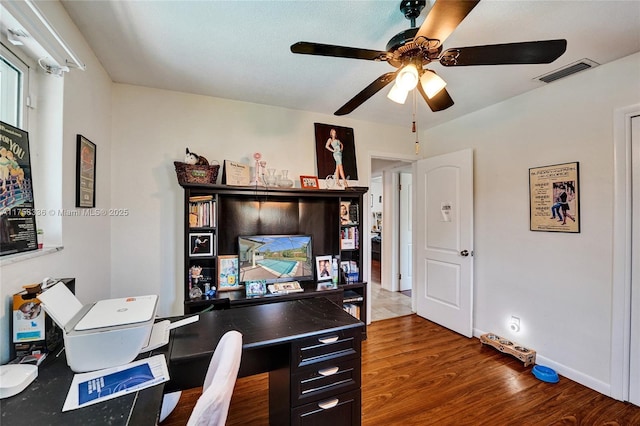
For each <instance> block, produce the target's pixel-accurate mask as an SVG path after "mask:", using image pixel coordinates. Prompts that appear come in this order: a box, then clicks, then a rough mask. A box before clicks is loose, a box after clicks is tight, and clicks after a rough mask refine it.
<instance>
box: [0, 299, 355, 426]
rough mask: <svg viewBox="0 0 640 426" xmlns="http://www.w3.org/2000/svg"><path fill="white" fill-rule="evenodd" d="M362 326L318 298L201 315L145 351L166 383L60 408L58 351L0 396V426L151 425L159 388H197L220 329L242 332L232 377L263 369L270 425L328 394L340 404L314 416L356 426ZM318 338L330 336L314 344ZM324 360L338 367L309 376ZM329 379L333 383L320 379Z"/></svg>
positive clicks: (62, 383)
mask: <svg viewBox="0 0 640 426" xmlns="http://www.w3.org/2000/svg"><path fill="white" fill-rule="evenodd" d="M363 327H364V324H363V323H361V322H360V321H358V320H357V319H355V318H353V317H352V316H351V315H349V314H347V313H346V312H344V311H343V310H342V309H341V308H340V307H339V306H337V305H335V304H334V303H332V302H330V301H329V300H327V299H324V298H316V299H302V300H292V301H284V302H281V303H271V304H266V305H256V306H247V307H243V308H237V309H230V310H223V311H212V312H206V313H202V314H200V320H199V321H198V322H197V323H193V324H189V325H187V326H184V327H181V328H178V329H175V330H173V331H172V332H171V339H170V342H169V345H167V346H165V347H163V348H161V349H160V350H156V351H153V354H156V353H165V356H166V357H167V362H168V364H169V371H170V376H171V380H170V381H169V382H168V383H165V384H164V385H158V386H154V387H152V388H149V389H145V390H143V391H140V392H136V393H134V394H131V395H126V396H123V397H120V398H116V399H113V400H110V401H106V402H104V403H100V404H96V405H92V406H89V407H85V408H82V409H79V410H73V411H69V412H65V413H63V412H61V410H62V406H63V404H64V400H65V398H66V395H67V392H68V390H69V386H70V385H71V380H72V379H73V372H72V371H71V370H70V369H69V367H67V365H66V360H65V359H64V355H61V356H60V357H59V358H56V357H55V356H53V355H51V356H50V357H48V358H47V359H46V360H45V362H44V363H43V364H42V365H41V367H40V370H39V374H38V378H37V379H36V380H35V381H34V382H33V383H32V384H31V385H30V386H29V387H28V388H27V389H26V390H25V391H23V392H22V393H20V394H18V395H16V396H14V397H11V398H7V399H3V400H2V401H0V409H1V410H2V416H1V421H0V423H2V424H7V425H12V424H47V425H53V424H60V425H92V424H95V425H105V424H109V425H135V426H139V425H155V424H156V423H157V420H158V415H159V411H160V406H161V404H162V395H163V393H164V392H170V391H172V390H177V389H189V388H193V387H199V386H202V383H203V381H204V377H205V373H206V370H207V368H208V365H209V361H210V358H211V354H212V353H213V351H214V350H215V347H216V345H217V344H218V341H219V340H220V338H221V337H222V335H223V334H224V333H225V332H227V331H229V330H238V331H240V332H241V333H242V334H243V351H242V362H241V365H240V373H239V375H240V376H247V375H251V374H256V373H263V372H270V381H269V394H270V398H269V399H270V416H271V424H273V425H284V424H296V423H295V418H301V417H302V416H303V415H307V414H308V413H309V410H308V409H307V408H308V407H307V406H308V405H310V404H311V405H314V407H315V405H317V404H312V402H316V401H320V400H322V401H324V400H326V399H327V398H329V399H331V398H333V396H334V395H335V394H340V395H341V396H342V397H343V398H342V400H341V403H340V404H338V405H337V406H336V407H335V408H334V409H333V411H326V412H325V411H324V410H323V411H322V412H321V413H320V414H323V415H325V416H327V415H332V416H335V415H336V414H338V415H339V416H340V417H341V418H344V420H345V423H340V420H339V419H338V420H337V422H336V419H334V420H333V421H332V422H331V424H332V425H333V426H337V425H339V424H360V343H361V336H362V328H363ZM324 338H329V340H331V341H329V342H328V343H326V344H324V343H321V342H319V340H318V339H324ZM329 364H331V365H334V364H335V365H336V366H337V367H339V370H338V372H337V373H336V374H332V375H331V376H328V377H329V379H327V378H326V377H325V376H320V377H316V376H318V374H317V371H318V369H324V368H326V367H327V366H328V365H329ZM296 378H298V379H300V380H302V382H304V383H311V385H307V387H305V388H304V389H302V388H300V387H299V386H297V385H296V383H298V382H299V380H298V381H296V380H297V379H296ZM294 379H296V380H294ZM331 379H333V380H335V379H339V381H337V382H336V383H334V384H333V385H332V384H331V383H329V384H328V383H327V380H331ZM314 386H315V387H314ZM316 388H318V389H320V390H319V391H317V390H316ZM344 397H348V398H344ZM315 409H316V411H317V407H316V408H315ZM296 410H297V411H296ZM340 410H341V411H340ZM312 411H313V410H312ZM292 413H293V414H292ZM292 416H293V417H292ZM296 416H297V417H296ZM294 417H295V418H294ZM315 418H321V416H318V415H316V416H315ZM347 421H348V422H347ZM320 424H322V423H320Z"/></svg>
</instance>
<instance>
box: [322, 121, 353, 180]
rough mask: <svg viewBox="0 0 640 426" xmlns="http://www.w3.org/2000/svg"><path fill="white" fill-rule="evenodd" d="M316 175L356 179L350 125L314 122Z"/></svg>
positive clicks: (338, 178) (337, 178) (339, 178)
mask: <svg viewBox="0 0 640 426" xmlns="http://www.w3.org/2000/svg"><path fill="white" fill-rule="evenodd" d="M314 127H315V139H316V162H317V168H318V176H319V177H320V179H325V178H326V177H328V176H333V177H334V178H335V180H336V181H340V180H341V179H348V180H357V179H358V169H357V167H356V147H355V142H354V136H353V129H352V128H351V127H342V126H334V125H331V124H322V123H314Z"/></svg>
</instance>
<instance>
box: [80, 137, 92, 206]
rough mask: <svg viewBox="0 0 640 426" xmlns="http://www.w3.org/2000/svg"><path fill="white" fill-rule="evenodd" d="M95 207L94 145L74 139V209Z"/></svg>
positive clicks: (84, 140)
mask: <svg viewBox="0 0 640 426" xmlns="http://www.w3.org/2000/svg"><path fill="white" fill-rule="evenodd" d="M95 206H96V144H94V143H93V142H91V141H90V140H89V139H87V138H85V137H84V136H82V135H77V137H76V207H83V208H94V207H95Z"/></svg>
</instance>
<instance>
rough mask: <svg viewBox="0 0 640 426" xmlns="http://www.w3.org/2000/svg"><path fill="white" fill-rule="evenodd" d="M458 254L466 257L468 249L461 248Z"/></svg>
mask: <svg viewBox="0 0 640 426" xmlns="http://www.w3.org/2000/svg"><path fill="white" fill-rule="evenodd" d="M460 256H462V257H467V256H469V250H462V251H461V252H460Z"/></svg>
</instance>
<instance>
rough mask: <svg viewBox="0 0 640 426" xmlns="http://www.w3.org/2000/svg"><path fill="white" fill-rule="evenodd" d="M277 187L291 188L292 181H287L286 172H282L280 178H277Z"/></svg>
mask: <svg viewBox="0 0 640 426" xmlns="http://www.w3.org/2000/svg"><path fill="white" fill-rule="evenodd" d="M278 186H279V187H282V188H291V187H292V186H293V181H292V180H291V179H289V171H288V170H282V172H281V174H280V176H279V177H278Z"/></svg>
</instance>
